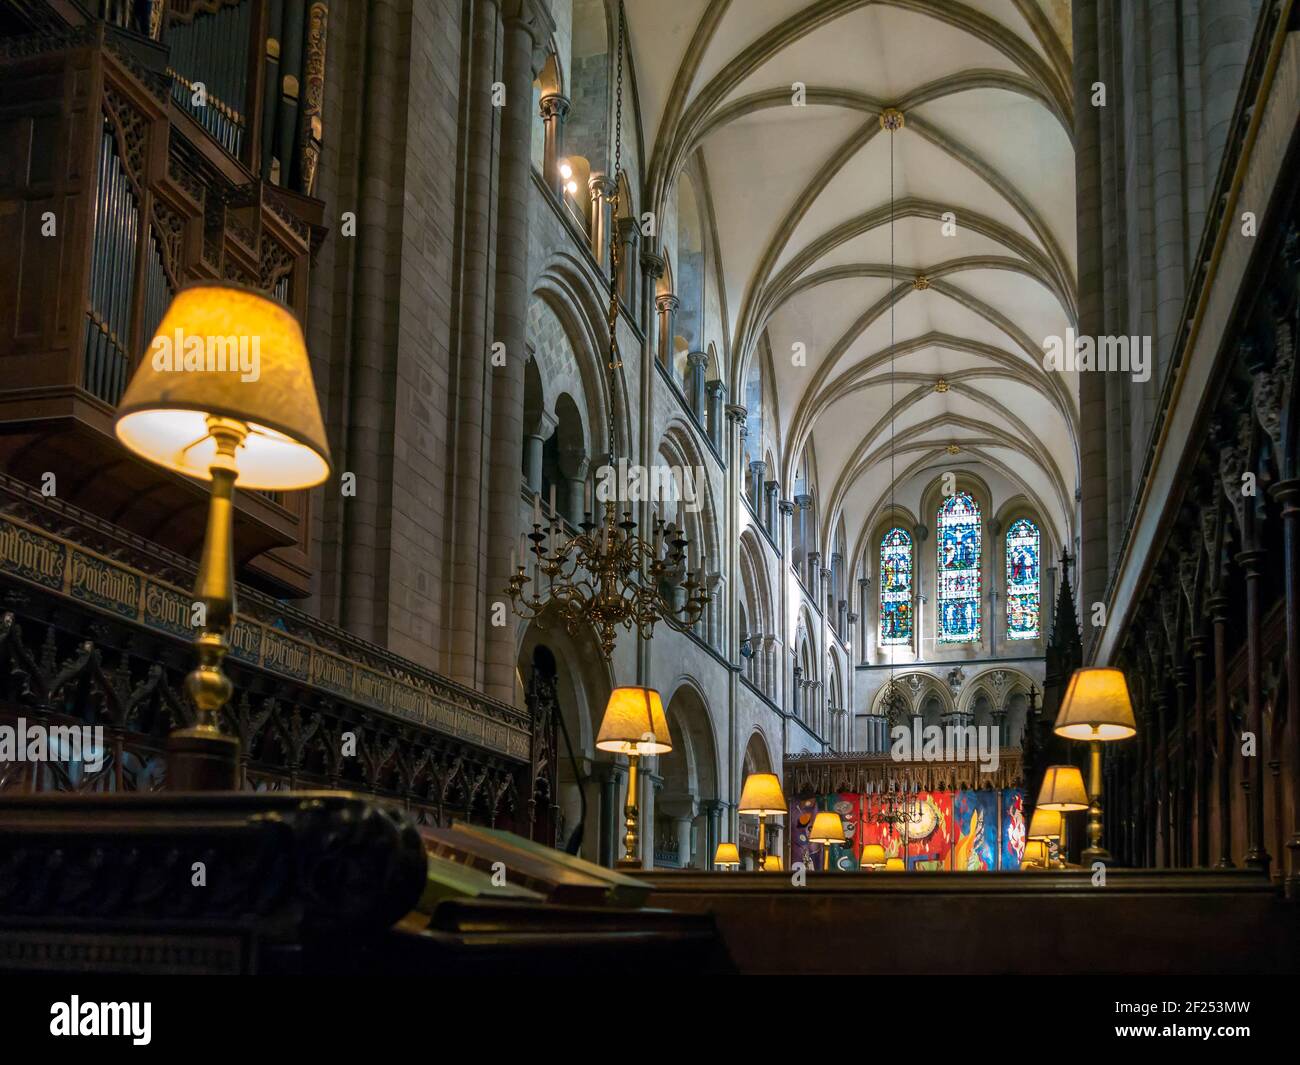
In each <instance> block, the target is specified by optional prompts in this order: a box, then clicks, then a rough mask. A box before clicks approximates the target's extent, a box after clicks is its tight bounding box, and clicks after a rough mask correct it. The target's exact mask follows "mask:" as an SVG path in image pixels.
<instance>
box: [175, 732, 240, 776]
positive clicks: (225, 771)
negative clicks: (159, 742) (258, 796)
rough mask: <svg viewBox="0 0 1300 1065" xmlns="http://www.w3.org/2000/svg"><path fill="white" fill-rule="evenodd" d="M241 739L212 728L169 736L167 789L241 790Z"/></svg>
mask: <svg viewBox="0 0 1300 1065" xmlns="http://www.w3.org/2000/svg"><path fill="white" fill-rule="evenodd" d="M239 783H240V782H239V741H238V740H237V739H235V738H234V737H233V736H225V735H222V734H221V733H219V732H215V731H213V730H212V729H210V728H201V727H200V728H186V729H177V730H176V731H174V732H172V733H171V734H170V735H169V736H168V737H167V790H168V791H238V790H239Z"/></svg>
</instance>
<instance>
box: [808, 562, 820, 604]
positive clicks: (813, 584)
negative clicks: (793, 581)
mask: <svg viewBox="0 0 1300 1065" xmlns="http://www.w3.org/2000/svg"><path fill="white" fill-rule="evenodd" d="M804 569H805V570H806V572H805V574H804V581H805V583H806V584H807V585H808V592H809V594H810V595H811V596H812V597H813V602H814V603H816V602H817V599H818V596H820V595H821V572H822V555H821V552H820V551H809V552H808V563H807V565H806V566H805V567H804Z"/></svg>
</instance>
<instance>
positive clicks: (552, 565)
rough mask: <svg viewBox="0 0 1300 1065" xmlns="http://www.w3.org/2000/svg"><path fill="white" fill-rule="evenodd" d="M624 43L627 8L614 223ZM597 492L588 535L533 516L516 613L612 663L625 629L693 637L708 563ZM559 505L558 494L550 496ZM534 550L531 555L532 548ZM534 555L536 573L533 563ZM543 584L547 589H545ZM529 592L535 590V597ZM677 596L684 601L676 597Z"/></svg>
mask: <svg viewBox="0 0 1300 1065" xmlns="http://www.w3.org/2000/svg"><path fill="white" fill-rule="evenodd" d="M624 42H625V30H624V14H623V5H622V4H621V3H620V4H619V12H618V79H617V97H616V107H615V133H614V182H613V186H614V193H613V196H612V197H611V199H610V206H609V211H610V217H611V218H614V219H617V218H618V210H619V199H620V197H621V195H622V177H623V49H624ZM619 263H620V255H619V245H618V236H617V226H614V225H611V226H609V264H610V265H609V314H608V322H607V324H608V325H609V359H608V362H607V363H606V373H607V382H608V398H607V403H606V411H607V415H608V417H607V424H606V432H607V434H608V437H607V439H608V443H609V452H608V454H609V467H610V469H611V470H612V469H614V468H616V467H617V466H618V457H617V447H618V445H617V441H616V437H615V433H614V397H615V395H616V392H615V374H616V373H617V372H618V370H619V369H620V368H621V367H622V365H623V362H622V358H621V357H620V355H619V350H618V338H617V327H618V298H619V297H618V273H619ZM594 496H595V493H593V492H592V490H591V488H590V486H589V488H588V492H587V499H588V504H587V507H586V510H585V512H584V520H583V521H582V523H581V526H580V527H581V530H582V531H581V532H579V533H577V534H576V535H572V536H565V535H564V533H565V529H564V526H563V524H562V523H561V522H560V519H559V517H558V515H557V514H556V513H555V507H554V504H552V507H551V515H550V520H549V522H546V523H543V521H542V513H541V507H540V505H539V504H535V505H534V508H533V522H532V525H533V531H532V532H530V533H527V534H525V535H524V537H523V538H522V539H521V542H520V548H521V550H520V553H519V557H518V559H517V561H516V562H515V563H512V565H511V569H512V571H513V572H512V573H511V576H510V587H509V594H510V599H511V602H512V603H513V605H514V609H515V611H516V612H517V613H518V614H519V615H520V616H521V617H522V618H524V619H525V620H529V621H531V620H533V619H535V618H536V619H540V621H542V622H544V621H545V617H549V616H551V615H552V614H553V615H556V616H557V617H558V618H560V619H562V620H563V622H564V624H565V627H566V628H567V630H568V632H569V634H570V635H576V634H577V632H578V631H579V629H580V628H581V627H582V626H583V625H584V624H588V623H589V624H591V625H592V626H593V627H594V628H595V630H596V633H597V636H598V637H599V640H600V647H601V651H602V652H603V654H604V655H605V657H606V658H607V659H608V658H609V657H610V656H611V655H612V654H613V652H614V647H615V644H616V643H617V640H618V629H619V628H620V627H622V628H624V629H626V630H628V631H631V630H632V629H633V628H634V627H635V628H636V630H637V633H638V635H640V637H641V638H642V639H649V638H650V637H651V636H652V635H653V633H654V627H655V625H656V624H658V623H659V622H660V621H664V622H666V623H667V624H668V625H669V626H670V627H671V628H674V629H677V630H678V631H686V630H688V629H690V628H692V627H693V626H694V625H695V624H696V622H698V621H699V620H700V617H701V616H702V615H703V613H704V608H705V607H706V606H707V605H708V604H709V601H710V599H711V596H710V595H709V593H708V591H707V589H706V587H705V572H706V569H707V565H708V559H707V556H706V555H705V554H704V553H703V552H701V553H700V554H699V556H697V561H698V563H699V565H698V566H697V568H696V569H695V570H694V571H693V572H692V571H691V569H690V566H689V555H688V547H689V543H688V541H687V539H686V537H685V536H684V535H683V534H682V530H681V529H680V528H679V527H678V526H677V525H676V524H674V523H671V522H667V523H666V522H665V521H664V520H663V518H656V519H655V522H654V532H653V536H652V539H651V540H650V542H647V541H646V540H645V538H644V537H642V536H641V535H640V534H639V533H638V532H637V523H636V521H635V519H634V518H633V517H632V510H631V509H630V508H629V509H626V510H623V511H622V514H621V517H620V512H619V504H618V502H617V501H616V500H615V499H613V498H610V499H605V500H603V505H601V504H602V501H601V500H598V499H595V498H594ZM552 498H554V494H553V493H552ZM528 541H531V547H529V546H528V543H527V542H528ZM530 554H531V556H532V561H531V570H532V572H531V574H530V573H529V568H530V566H529V560H528V556H529V555H530ZM543 578H544V580H543ZM529 585H531V586H532V587H531V589H529V587H528V586H529ZM679 589H680V590H681V591H684V592H685V596H684V597H680V596H679V595H678V591H679Z"/></svg>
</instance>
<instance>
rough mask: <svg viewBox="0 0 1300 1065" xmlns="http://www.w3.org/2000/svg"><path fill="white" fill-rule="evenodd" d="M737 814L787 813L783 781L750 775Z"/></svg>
mask: <svg viewBox="0 0 1300 1065" xmlns="http://www.w3.org/2000/svg"><path fill="white" fill-rule="evenodd" d="M597 746H599V745H597ZM736 812H737V813H742V814H758V815H759V816H767V817H773V816H775V815H777V814H783V813H786V812H787V810H786V802H785V796H784V795H783V794H782V793H781V781H780V780H778V779H777V776H776V774H775V773H750V774H749V776H747V777H746V778H745V786H744V787H743V788H742V789H741V791H740V806H739V807H738V808H737V810H736Z"/></svg>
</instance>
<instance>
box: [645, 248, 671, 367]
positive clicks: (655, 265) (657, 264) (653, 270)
mask: <svg viewBox="0 0 1300 1065" xmlns="http://www.w3.org/2000/svg"><path fill="white" fill-rule="evenodd" d="M665 269H667V267H666V266H665V264H664V260H663V257H662V256H660V255H656V254H655V253H654V251H653V250H651V249H650V248H645V249H644V250H642V252H641V300H640V303H641V314H640V319H641V324H642V326H643V328H644V329H645V334H646V339H647V340H648V341H649V342H650V345H651V347H652V349H653V350H654V351H655V353H656V357H657V355H658V351H659V349H658V347H657V346H656V345H657V343H658V341H657V340H656V339H655V334H654V330H652V329H651V328H650V318H651V316H652V315H653V314H654V309H653V306H652V304H653V303H654V301H655V285H656V284H657V283H658V281H659V279H660V278H661V277H663V276H664V270H665Z"/></svg>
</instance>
